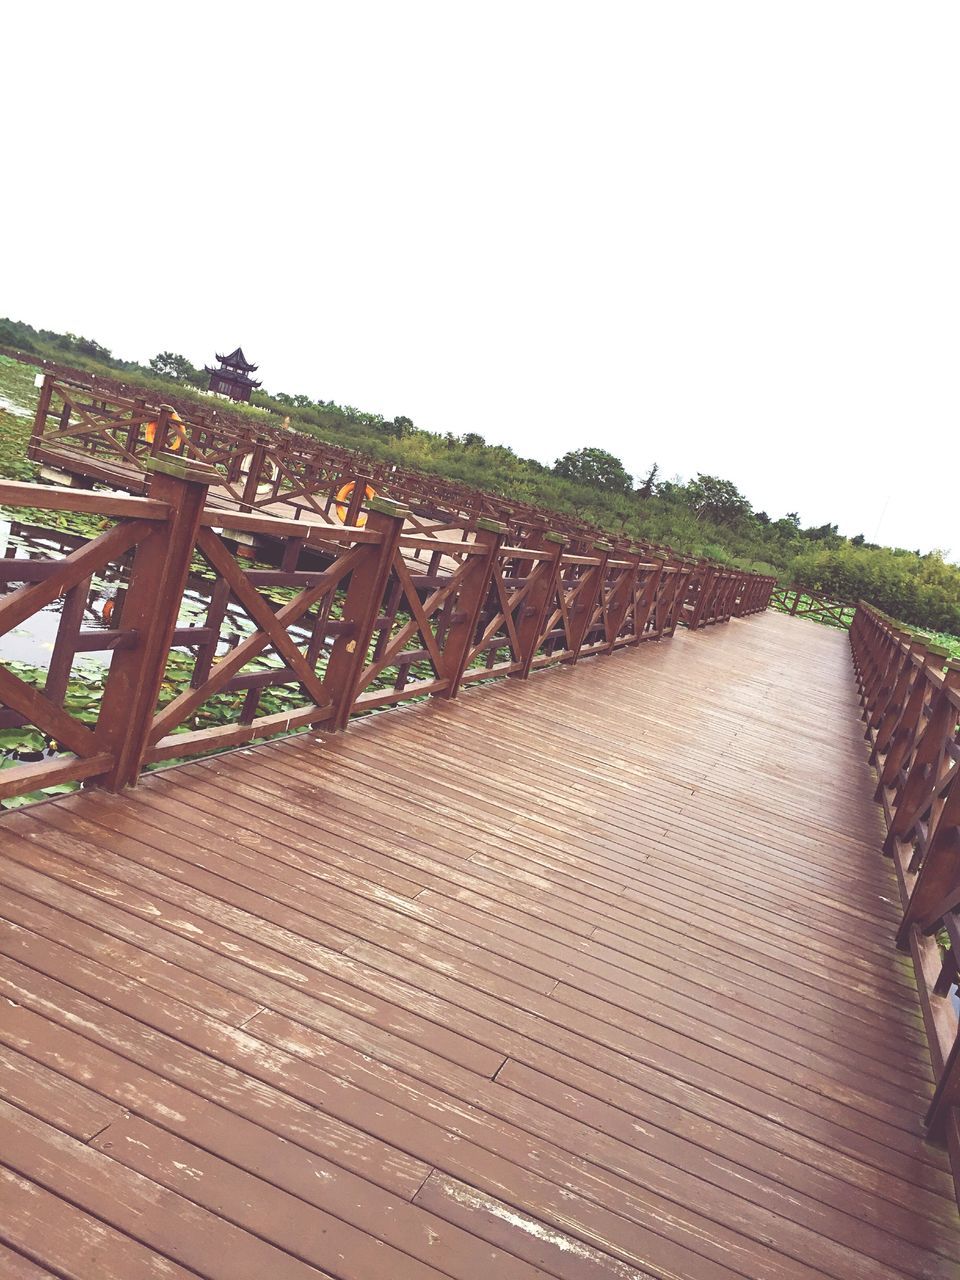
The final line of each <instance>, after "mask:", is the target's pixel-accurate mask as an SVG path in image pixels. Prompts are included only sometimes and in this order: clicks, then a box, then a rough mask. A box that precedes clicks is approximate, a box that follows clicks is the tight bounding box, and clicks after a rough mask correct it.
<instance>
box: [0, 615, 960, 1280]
mask: <svg viewBox="0 0 960 1280" xmlns="http://www.w3.org/2000/svg"><path fill="white" fill-rule="evenodd" d="M861 733H862V730H861V726H860V721H859V720H858V718H857V706H856V700H855V697H854V684H853V680H852V676H851V673H850V663H849V656H848V647H847V639H846V636H845V635H844V634H842V633H839V632H833V631H830V630H827V629H826V628H823V627H819V626H817V625H815V624H812V623H805V622H800V621H797V620H795V619H790V618H786V617H783V616H781V615H776V614H766V615H763V616H761V617H756V618H752V619H750V620H749V621H746V622H731V623H730V624H729V625H727V626H725V627H723V628H720V627H714V628H711V629H709V630H708V631H706V632H701V633H697V634H690V633H687V632H683V631H681V632H678V634H677V636H676V637H675V638H674V639H673V640H672V641H671V642H670V643H669V644H663V645H646V646H641V647H640V648H639V649H637V650H630V651H621V652H620V653H618V654H617V655H615V656H613V657H611V658H608V659H606V660H604V661H603V662H590V661H584V662H582V663H580V664H579V665H578V666H577V667H575V668H572V669H565V670H563V671H561V672H552V673H550V674H549V675H548V676H544V677H539V676H534V677H533V678H532V679H531V680H530V681H529V682H527V683H525V684H524V683H514V682H504V683H503V684H501V685H498V686H497V687H495V688H479V689H478V688H472V689H471V690H469V691H468V692H465V693H464V694H462V696H461V699H460V700H459V702H458V703H456V704H449V705H445V704H442V703H439V702H437V703H432V704H430V705H427V706H415V707H411V708H409V709H407V710H404V711H399V712H390V713H387V714H384V715H381V716H374V717H370V718H368V719H365V720H362V721H359V722H356V723H354V724H353V725H352V726H351V727H350V729H349V731H348V732H347V733H345V734H343V735H341V736H339V737H336V738H332V737H329V736H323V735H319V734H316V733H314V734H310V735H308V736H306V737H301V738H298V739H295V740H287V741H284V742H278V743H274V744H270V745H266V746H263V747H259V748H255V749H246V750H242V751H238V752H236V753H234V754H231V755H229V756H221V757H218V758H215V759H209V760H206V761H201V762H196V763H192V764H190V765H188V766H186V767H183V768H179V769H176V770H171V771H168V772H167V773H165V774H161V775H153V776H152V777H150V778H148V779H146V780H144V782H143V783H142V784H141V785H140V786H139V787H138V788H137V790H136V792H134V793H132V794H129V795H127V796H124V797H115V796H109V795H106V794H104V793H97V792H87V793H84V794H82V795H78V796H75V797H69V798H65V799H63V800H60V801H57V802H55V803H51V804H46V805H44V806H42V807H40V808H37V809H35V810H33V811H28V812H19V813H16V814H12V815H10V816H9V817H7V818H5V819H4V820H3V822H2V823H0V882H2V887H0V902H2V904H3V909H2V920H0V1274H2V1275H3V1276H4V1277H7V1276H11V1277H19V1276H24V1277H32V1276H40V1275H47V1274H54V1275H57V1276H69V1277H78V1278H82V1280H110V1278H111V1277H116V1278H117V1280H120V1278H122V1280H130V1278H131V1277H141V1276H142V1277H187V1276H202V1277H218V1278H222V1280H243V1278H244V1277H250V1278H251V1280H252V1278H253V1277H256V1278H257V1280H264V1278H265V1277H271V1280H272V1278H273V1277H288V1276H289V1277H301V1276H302V1277H306V1276H329V1277H337V1278H338V1280H340V1278H343V1280H380V1278H381V1277H382V1278H383V1280H407V1278H416V1280H421V1278H423V1280H426V1278H427V1277H441V1276H447V1277H459V1278H463V1280H474V1278H477V1280H493V1277H496V1278H497V1280H513V1278H516V1280H533V1278H534V1277H542V1276H552V1277H558V1278H560V1280H584V1278H589V1280H601V1278H603V1280H606V1278H612V1280H623V1278H624V1277H634V1276H643V1277H664V1278H666V1277H672V1278H676V1277H682V1278H683V1280H733V1278H734V1277H755V1278H756V1280H801V1278H802V1280H809V1278H811V1277H821V1276H830V1277H835V1278H836V1280H894V1278H895V1277H904V1276H908V1277H918V1278H921V1277H922V1278H925V1280H931V1278H939V1277H943V1278H946V1277H956V1276H958V1275H960V1232H958V1231H957V1211H956V1207H955V1203H954V1200H953V1193H952V1184H951V1180H950V1177H949V1174H948V1171H947V1166H946V1161H945V1158H944V1156H943V1153H942V1152H941V1151H939V1150H938V1149H936V1148H933V1147H930V1146H928V1145H927V1144H925V1143H924V1142H923V1140H922V1137H921V1117H922V1114H923V1110H924V1106H925V1103H926V1101H927V1099H928V1098H929V1096H930V1073H929V1066H928V1062H927V1058H926V1049H925V1047H924V1041H923V1034H922V1029H921V1026H920V1023H919V1015H918V1012H917V1003H916V995H915V991H914V988H913V984H912V977H911V974H910V971H909V969H908V966H907V962H906V960H905V959H904V958H903V957H901V956H900V955H899V954H898V953H897V952H896V951H895V949H894V948H893V945H892V944H893V935H894V931H895V928H896V919H897V912H896V908H895V906H894V902H893V900H894V899H895V897H896V894H895V891H894V889H893V884H892V880H891V872H890V869H889V865H888V864H887V863H886V862H885V861H884V860H883V859H882V858H881V856H880V855H879V853H878V850H877V846H878V840H879V835H880V819H879V815H878V812H877V811H876V809H875V807H874V805H873V802H872V800H871V798H870V793H871V779H870V773H869V770H868V768H867V766H866V764H865V753H864V749H863V743H862V738H861Z"/></svg>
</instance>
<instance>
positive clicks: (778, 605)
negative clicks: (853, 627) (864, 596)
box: [770, 586, 857, 630]
mask: <svg viewBox="0 0 960 1280" xmlns="http://www.w3.org/2000/svg"><path fill="white" fill-rule="evenodd" d="M770 608H771V609H776V610H777V611H778V612H780V613H789V614H790V615H791V616H792V617H794V618H812V619H813V620H814V622H823V623H826V624H827V625H828V626H832V627H841V628H843V630H847V629H848V628H849V626H850V624H851V623H852V622H853V615H854V614H855V613H856V611H857V606H856V605H855V604H850V603H848V602H845V601H842V600H833V599H831V598H830V597H828V596H824V595H820V594H818V593H817V592H811V591H808V590H807V589H806V587H779V586H778V587H775V588H774V590H773V594H772V595H771V597H770Z"/></svg>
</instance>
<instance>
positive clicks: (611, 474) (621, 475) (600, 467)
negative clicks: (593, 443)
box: [553, 449, 633, 493]
mask: <svg viewBox="0 0 960 1280" xmlns="http://www.w3.org/2000/svg"><path fill="white" fill-rule="evenodd" d="M553 473H554V475H557V476H562V477H563V479H564V480H575V481H576V482H577V483H578V484H593V485H596V486H597V487H598V488H600V489H610V490H612V491H614V492H615V493H626V492H627V490H628V489H632V488H633V480H632V478H631V476H630V474H629V472H628V471H627V469H626V467H625V466H624V465H623V463H622V462H621V461H620V459H619V458H615V457H614V456H613V454H612V453H607V451H606V450H605V449H571V451H570V452H569V453H565V454H564V455H563V457H562V458H558V459H557V461H556V462H555V463H554V464H553Z"/></svg>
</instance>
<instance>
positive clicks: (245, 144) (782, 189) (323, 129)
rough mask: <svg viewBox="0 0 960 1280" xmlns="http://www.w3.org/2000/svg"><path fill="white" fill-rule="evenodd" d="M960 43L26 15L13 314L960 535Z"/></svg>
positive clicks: (628, 16)
mask: <svg viewBox="0 0 960 1280" xmlns="http://www.w3.org/2000/svg"><path fill="white" fill-rule="evenodd" d="M958 36H960V9H958V7H957V6H956V5H955V4H952V3H937V2H927V3H924V4H921V5H916V4H907V3H903V2H901V3H897V4H890V3H885V2H884V0H870V2H869V3H853V2H850V0H828V2H822V0H804V2H803V3H799V2H797V0H794V2H792V3H788V2H787V0H763V2H762V3H739V2H737V0H724V2H723V3H718V2H717V0H709V2H708V3H684V2H682V0H670V2H669V3H656V4H654V3H645V2H643V0H636V2H635V3H610V2H607V0H599V2H598V0H594V2H593V3H589V4H587V3H580V4H571V3H563V2H558V0H551V2H549V3H545V2H543V3H542V2H539V0H513V2H512V3H504V2H503V0H487V3H485V4H483V5H479V4H474V5H465V4H457V3H454V2H452V0H446V3H423V2H419V0H408V2H407V3H403V4H398V3H396V0H394V2H393V3H362V2H358V3H343V2H342V0H340V2H339V3H336V4H334V3H327V2H325V0H321V2H320V3H313V4H311V5H293V4H289V3H286V2H285V0H276V2H275V3H272V4H268V5H264V4H262V3H258V4H245V3H231V4H217V5H214V4H204V3H199V4H198V3H196V0H194V3H191V4H182V3H167V4H164V5H161V6H157V5H151V6H138V5H133V4H130V3H129V0H125V3H123V4H107V3H102V2H101V3H98V2H97V0H92V2H90V3H87V4H83V5H77V4H73V3H71V4H69V5H67V4H59V3H56V4H55V3H44V2H43V0H35V3H33V4H32V5H7V6H5V8H4V13H3V17H2V19H0V43H2V45H3V46H5V47H4V57H3V65H4V76H3V78H4V94H3V99H4V116H5V120H6V128H5V130H4V143H3V150H2V153H0V155H2V159H0V174H2V177H3V179H4V181H3V184H2V185H3V188H4V193H3V199H2V202H0V210H2V212H0V225H3V226H4V227H5V230H6V234H5V235H4V251H3V268H2V271H0V314H9V315H12V316H13V317H14V318H16V319H21V320H26V321H29V322H30V323H32V324H35V325H37V326H38V327H49V328H53V329H63V330H71V331H73V332H77V333H83V334H84V335H86V336H89V337H93V338H96V339H97V340H98V341H100V342H102V343H104V344H105V345H106V346H108V347H110V348H111V349H112V350H113V351H114V352H115V353H116V354H118V355H122V356H126V357H129V358H139V359H143V360H146V359H148V358H149V357H150V356H151V355H153V354H155V353H156V352H157V351H160V350H166V349H170V350H174V351H181V352H183V353H184V354H186V355H187V356H189V357H190V359H192V360H193V361H194V362H195V363H197V364H202V363H203V362H204V361H205V360H209V359H210V358H211V357H212V355H213V353H214V350H221V351H222V350H229V349H232V348H233V347H234V346H236V345H237V344H238V343H239V344H241V345H242V346H243V348H244V350H245V352H246V353H247V355H248V356H249V357H250V358H251V359H253V360H256V361H258V362H259V364H260V366H261V374H260V376H262V378H263V379H264V383H265V385H266V387H267V388H268V389H270V390H285V391H288V392H291V393H296V392H306V393H307V394H309V395H310V396H311V397H321V398H323V399H329V398H333V399H335V400H338V401H340V402H341V403H348V404H354V405H357V406H358V407H360V408H364V409H369V410H372V411H377V412H381V413H384V414H385V415H387V416H390V417H392V416H394V415H395V414H398V413H404V414H408V415H409V416H410V417H412V418H413V419H414V421H415V422H416V423H417V424H418V425H419V426H423V427H427V428H430V429H431V430H440V431H445V430H452V431H456V432H458V433H459V432H464V431H479V432H481V433H482V434H483V435H484V436H485V437H486V438H487V439H488V440H490V441H492V442H503V443H506V444H509V445H511V446H512V447H513V448H514V449H515V450H516V451H517V452H518V453H520V454H522V455H525V456H535V457H539V458H541V459H543V460H544V461H548V462H550V461H553V459H554V458H556V457H557V456H558V455H559V454H560V453H562V452H564V451H566V450H567V449H570V448H579V447H581V446H583V445H599V446H601V447H604V448H607V449H610V450H611V451H612V452H614V453H616V454H617V455H619V456H620V457H622V458H623V460H624V462H625V463H626V465H627V467H628V469H629V470H631V471H632V472H634V473H635V474H641V473H643V472H645V471H646V470H647V469H648V468H649V466H650V464H651V463H652V462H653V461H657V462H659V464H660V467H661V473H662V474H663V475H664V476H665V477H670V476H672V475H674V474H678V473H679V474H681V475H684V476H689V475H692V474H693V473H695V472H696V471H706V472H710V473H714V474H719V475H721V476H724V477H726V478H728V479H731V480H733V481H734V483H736V484H737V485H738V486H739V487H740V488H741V489H742V490H743V491H744V492H745V493H746V494H747V496H748V497H749V498H750V499H751V501H752V502H753V503H754V504H755V506H757V507H762V508H765V509H766V510H767V511H769V512H770V513H771V515H773V516H775V517H776V516H779V515H782V514H783V513H784V512H786V511H788V510H797V511H799V513H800V515H801V519H802V520H803V522H804V524H821V523H823V522H825V521H827V520H830V521H838V522H839V525H840V530H841V532H843V533H847V534H851V535H852V534H855V533H858V532H861V531H862V532H863V533H865V534H866V536H867V537H868V538H869V539H872V538H874V537H876V536H877V534H878V530H879V539H880V540H881V541H883V542H887V543H893V544H900V545H905V546H909V547H911V548H913V547H919V548H921V549H923V550H927V549H930V548H931V547H941V548H944V549H948V548H950V549H952V558H956V557H958V556H960V522H958V515H957V505H956V503H957V490H958V486H957V476H958V474H960V472H958V464H960V443H958V441H960V436H958V432H957V418H958V377H957V351H958V339H960V332H958V330H960V319H958V308H957V299H958V296H960V248H958V246H960V174H958V166H957V128H958V122H960V111H958V107H960V101H958V100H960V77H958V75H957V71H956V66H957V57H958ZM885 507H886V510H885V513H884V508H885ZM881 517H882V522H881Z"/></svg>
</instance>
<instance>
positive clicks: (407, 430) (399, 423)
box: [384, 413, 416, 440]
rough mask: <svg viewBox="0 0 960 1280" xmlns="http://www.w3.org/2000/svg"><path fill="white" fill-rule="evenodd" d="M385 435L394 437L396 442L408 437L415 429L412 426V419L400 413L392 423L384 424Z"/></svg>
mask: <svg viewBox="0 0 960 1280" xmlns="http://www.w3.org/2000/svg"><path fill="white" fill-rule="evenodd" d="M384 425H385V427H386V430H387V434H388V435H391V436H394V437H395V439H397V440H402V439H403V437H404V436H408V435H410V434H411V432H413V431H415V430H416V428H415V427H414V425H413V419H412V418H408V417H406V416H405V415H404V414H402V413H398V414H397V416H396V417H395V418H394V420H393V421H392V422H387V423H385V424H384Z"/></svg>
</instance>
